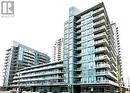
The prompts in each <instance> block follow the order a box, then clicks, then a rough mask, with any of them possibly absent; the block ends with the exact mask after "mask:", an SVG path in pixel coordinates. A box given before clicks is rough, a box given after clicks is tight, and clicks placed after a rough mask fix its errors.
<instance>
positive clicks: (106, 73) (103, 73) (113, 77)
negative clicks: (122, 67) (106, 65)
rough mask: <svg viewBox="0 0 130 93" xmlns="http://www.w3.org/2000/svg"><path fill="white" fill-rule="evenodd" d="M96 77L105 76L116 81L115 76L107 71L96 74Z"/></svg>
mask: <svg viewBox="0 0 130 93" xmlns="http://www.w3.org/2000/svg"><path fill="white" fill-rule="evenodd" d="M96 75H97V76H100V75H101V76H102V75H105V76H108V77H109V78H112V79H115V80H117V77H115V76H114V75H113V74H112V73H111V72H109V71H100V72H96Z"/></svg>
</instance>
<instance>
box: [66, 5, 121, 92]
mask: <svg viewBox="0 0 130 93" xmlns="http://www.w3.org/2000/svg"><path fill="white" fill-rule="evenodd" d="M113 30H114V29H113V25H112V24H111V23H110V21H109V18H108V15H107V11H106V9H105V6H104V4H103V3H100V4H98V5H96V6H94V7H92V8H89V9H88V10H85V11H83V12H80V11H79V10H78V9H76V8H74V7H72V8H70V10H69V19H68V20H67V21H66V22H65V24H64V72H65V73H64V82H65V84H69V86H70V88H71V91H72V92H73V93H78V92H92V93H98V92H100V93H115V92H117V91H119V90H118V89H119V83H118V81H119V78H120V77H121V76H120V75H119V70H121V68H120V69H119V68H118V65H119V63H121V61H120V62H119V61H118V60H119V58H118V57H119V56H120V54H119V51H120V50H119V44H118V43H119V37H118V35H119V34H118V32H117V31H116V33H114V31H113ZM116 30H117V29H116ZM120 65H121V64H120ZM78 88H79V89H78ZM77 89H78V90H79V91H78V92H77Z"/></svg>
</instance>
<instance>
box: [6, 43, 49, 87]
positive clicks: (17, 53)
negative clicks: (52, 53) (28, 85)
mask: <svg viewBox="0 0 130 93" xmlns="http://www.w3.org/2000/svg"><path fill="white" fill-rule="evenodd" d="M6 51H7V53H6V57H5V65H4V83H3V86H4V87H9V86H10V85H11V84H12V82H13V78H14V75H15V74H16V72H18V71H19V70H20V69H23V68H25V67H31V66H35V65H39V64H43V63H48V62H50V57H49V56H48V55H46V54H44V53H41V52H39V51H36V50H34V49H32V48H29V47H27V46H24V45H22V44H20V43H18V42H16V41H14V42H13V45H12V46H11V48H9V49H8V50H6Z"/></svg>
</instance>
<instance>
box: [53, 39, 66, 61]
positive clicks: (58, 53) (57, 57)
mask: <svg viewBox="0 0 130 93" xmlns="http://www.w3.org/2000/svg"><path fill="white" fill-rule="evenodd" d="M63 42H64V39H63V38H61V39H58V40H57V41H56V43H55V45H54V46H53V62H58V61H63V45H64V44H63Z"/></svg>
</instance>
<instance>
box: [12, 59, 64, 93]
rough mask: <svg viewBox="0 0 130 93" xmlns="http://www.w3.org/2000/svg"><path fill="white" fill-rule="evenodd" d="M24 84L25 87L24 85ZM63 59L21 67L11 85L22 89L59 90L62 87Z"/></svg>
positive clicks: (37, 90)
mask: <svg viewBox="0 0 130 93" xmlns="http://www.w3.org/2000/svg"><path fill="white" fill-rule="evenodd" d="M25 86H26V87H25ZM63 86H64V82H63V61H58V62H50V63H44V64H41V65H37V66H32V67H27V68H24V69H21V70H20V71H19V72H17V73H16V75H15V76H14V78H13V83H12V84H11V87H13V88H14V89H18V88H20V90H22V91H25V90H26V91H36V92H40V93H43V92H60V91H61V90H62V91H63V90H64V88H63Z"/></svg>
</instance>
